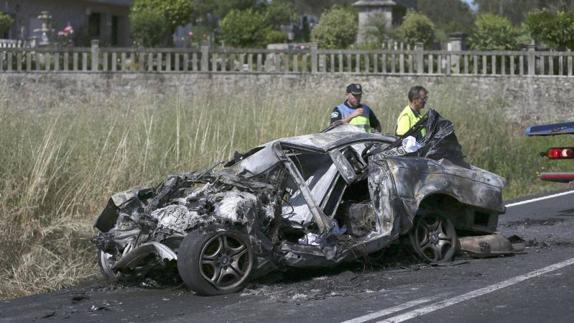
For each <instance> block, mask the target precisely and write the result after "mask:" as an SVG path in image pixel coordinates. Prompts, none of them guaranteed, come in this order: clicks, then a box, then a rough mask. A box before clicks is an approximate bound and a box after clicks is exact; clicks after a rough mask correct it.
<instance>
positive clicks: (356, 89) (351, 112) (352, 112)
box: [331, 83, 381, 132]
mask: <svg viewBox="0 0 574 323" xmlns="http://www.w3.org/2000/svg"><path fill="white" fill-rule="evenodd" d="M362 96H363V88H362V87H361V85H360V84H356V83H352V84H349V85H348V86H347V92H346V100H345V102H343V103H341V104H339V105H338V106H336V107H335V108H334V109H333V112H331V124H333V123H336V122H339V123H348V124H351V125H354V126H357V127H360V128H362V129H363V130H365V131H366V132H372V131H373V129H374V130H377V131H379V132H380V131H381V123H380V122H379V119H377V117H376V116H375V113H374V112H373V110H371V108H369V106H368V105H366V104H363V103H361V97H362Z"/></svg>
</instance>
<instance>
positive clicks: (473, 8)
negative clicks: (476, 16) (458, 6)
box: [463, 0, 476, 11]
mask: <svg viewBox="0 0 574 323" xmlns="http://www.w3.org/2000/svg"><path fill="white" fill-rule="evenodd" d="M463 1H464V2H466V3H468V4H469V5H470V8H471V9H472V10H473V11H476V6H475V5H473V4H472V0H463Z"/></svg>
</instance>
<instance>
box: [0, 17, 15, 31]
mask: <svg viewBox="0 0 574 323" xmlns="http://www.w3.org/2000/svg"><path fill="white" fill-rule="evenodd" d="M13 23H14V19H13V18H12V17H10V16H9V15H7V14H5V13H3V12H2V11H0V37H2V36H3V35H4V34H5V33H6V32H7V31H8V30H9V29H10V26H11V25H12V24H13Z"/></svg>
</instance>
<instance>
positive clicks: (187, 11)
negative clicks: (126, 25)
mask: <svg viewBox="0 0 574 323" xmlns="http://www.w3.org/2000/svg"><path fill="white" fill-rule="evenodd" d="M140 12H145V13H144V15H148V16H149V15H150V14H151V12H153V13H155V14H159V15H162V16H163V17H164V18H165V21H166V22H167V25H168V28H169V30H170V33H173V32H175V29H176V28H177V27H178V26H183V25H185V24H187V23H189V22H190V21H191V18H192V13H193V3H192V1H190V0H134V2H133V4H132V6H131V8H130V16H133V15H138V14H139V13H140Z"/></svg>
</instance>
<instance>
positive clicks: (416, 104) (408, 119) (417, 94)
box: [396, 85, 429, 140]
mask: <svg viewBox="0 0 574 323" xmlns="http://www.w3.org/2000/svg"><path fill="white" fill-rule="evenodd" d="M428 93H429V92H428V91H427V90H426V89H425V88H424V87H422V86H420V85H417V86H413V87H412V88H411V89H410V90H409V94H408V97H409V104H408V105H407V106H406V107H405V108H404V109H403V111H402V112H401V114H399V118H398V119H397V130H396V134H397V136H402V135H404V134H405V133H406V132H407V131H409V130H410V129H411V128H412V126H414V125H415V124H416V123H417V122H418V121H419V120H421V119H422V118H423V117H424V114H423V113H422V111H421V110H422V109H424V108H425V105H426V103H427V100H428ZM426 133H427V130H426V129H425V128H422V129H421V130H419V131H417V133H415V134H413V135H414V137H415V138H416V139H417V140H420V139H422V138H423V137H424V136H425V135H426Z"/></svg>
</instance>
